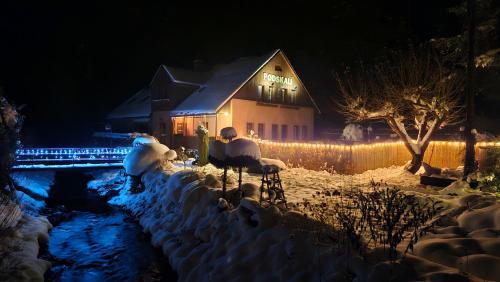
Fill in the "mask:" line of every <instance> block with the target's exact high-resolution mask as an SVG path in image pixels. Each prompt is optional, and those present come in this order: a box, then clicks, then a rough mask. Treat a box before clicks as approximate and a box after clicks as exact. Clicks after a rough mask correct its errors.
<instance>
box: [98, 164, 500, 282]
mask: <svg viewBox="0 0 500 282" xmlns="http://www.w3.org/2000/svg"><path fill="white" fill-rule="evenodd" d="M221 175H222V170H221V169H217V168H216V167H214V166H212V165H206V166H203V167H194V168H192V169H190V170H181V168H180V167H178V166H171V167H170V168H169V170H168V171H164V170H163V169H162V168H161V165H160V164H158V163H157V164H153V165H152V166H150V167H149V168H148V169H147V170H146V171H145V173H144V174H143V175H142V182H143V183H144V186H145V191H144V192H142V193H139V194H132V193H130V192H129V191H128V190H129V189H128V187H127V185H125V186H123V188H122V189H120V193H119V195H118V196H116V197H114V198H112V199H111V200H110V203H111V204H117V205H122V206H123V207H125V208H126V209H129V210H130V211H131V212H132V213H133V214H134V215H135V216H137V217H138V218H139V221H140V224H141V225H142V226H143V228H144V231H146V232H149V233H151V235H152V238H151V241H152V244H153V245H154V246H157V247H159V248H161V249H162V250H163V253H164V254H165V255H166V256H168V257H169V260H170V264H171V266H172V268H173V269H174V270H176V272H177V273H178V275H179V280H180V281H270V280H275V281H345V280H347V281H351V280H355V281H387V280H388V277H389V276H388V275H391V276H392V277H391V279H392V278H394V279H395V280H394V281H415V280H418V281H479V280H480V279H490V280H495V279H492V277H493V278H494V277H495V276H496V275H498V269H500V265H498V257H499V254H500V249H499V247H498V246H500V242H499V241H498V240H499V239H498V238H499V237H498V229H499V227H500V226H499V224H500V212H499V210H500V205H499V204H497V199H496V198H494V197H491V196H488V197H487V196H485V195H475V194H474V195H471V194H468V195H466V196H463V197H462V196H450V195H441V194H439V193H437V192H436V191H431V192H433V193H434V194H433V195H432V196H434V197H438V198H440V199H448V198H449V200H448V201H449V202H450V203H452V204H450V205H449V207H450V208H449V209H448V210H447V215H445V216H444V217H443V219H442V220H440V221H439V224H438V227H437V228H436V230H435V231H434V232H431V233H429V234H428V235H427V236H425V237H424V238H422V239H421V241H419V243H418V244H417V245H416V246H415V250H414V252H413V253H410V254H408V255H407V256H405V257H404V258H403V259H400V260H398V261H396V262H395V263H394V264H393V265H394V267H393V268H392V266H391V265H392V264H391V263H389V262H387V261H381V258H377V259H376V260H375V261H370V260H367V261H364V260H363V259H361V258H360V257H359V256H358V255H356V254H353V253H349V254H345V253H343V252H340V253H339V252H338V251H335V249H334V248H333V247H332V245H333V244H324V243H322V241H321V240H318V236H317V233H314V232H311V228H310V226H315V224H316V225H317V223H314V222H312V221H310V220H308V219H307V218H304V216H303V215H302V214H300V213H297V212H295V211H289V212H282V211H280V210H278V209H277V208H275V207H269V208H264V207H261V206H260V205H259V203H258V197H259V190H258V187H259V185H260V181H261V180H260V175H259V174H251V173H250V174H249V173H243V182H244V183H245V184H243V186H242V189H243V190H245V193H244V195H247V197H245V198H243V199H242V200H241V201H240V203H239V205H238V204H237V203H236V207H234V208H229V205H228V204H227V203H222V202H221V201H220V200H219V197H220V195H221V190H220V188H215V187H219V186H220V185H217V184H216V183H218V182H219V181H217V180H219V179H220V176H221ZM280 175H281V177H282V180H283V183H284V185H285V191H286V192H285V193H286V195H287V199H289V201H290V202H298V201H302V199H303V198H307V199H311V198H312V197H313V195H315V194H316V192H317V191H321V190H322V189H332V188H342V187H343V188H349V187H352V186H358V185H364V186H366V187H368V186H369V185H368V183H369V182H370V180H371V179H374V180H375V181H384V182H387V183H389V184H391V185H397V186H398V187H402V188H403V189H405V190H408V191H409V192H410V193H416V191H418V190H421V191H423V190H425V189H430V188H426V187H423V186H421V185H419V184H418V183H419V179H418V176H414V175H411V174H408V173H406V172H405V171H404V170H403V169H402V167H391V168H384V169H377V170H374V171H367V172H365V173H363V174H359V175H354V176H347V175H340V174H331V173H329V172H326V171H323V172H318V171H310V170H305V169H302V168H291V169H287V170H284V171H282V172H281V173H280ZM117 177H119V176H118V175H117V173H114V174H110V175H109V176H108V177H107V178H108V179H109V180H110V181H114V182H116V181H117V180H116V179H117ZM228 178H229V182H230V183H234V182H235V181H234V180H232V179H233V178H235V175H234V172H233V171H232V170H230V171H229V173H228ZM105 183H106V181H103V182H102V183H100V184H98V183H97V182H96V184H98V185H95V186H102V185H106V184H105ZM364 186H363V187H364ZM230 187H231V186H230ZM96 188H98V187H96ZM231 192H232V191H231V190H230V191H228V193H229V194H231ZM421 193H422V194H425V193H423V192H421ZM463 271H465V272H468V273H469V274H467V275H464V274H463ZM496 277H498V276H496Z"/></svg>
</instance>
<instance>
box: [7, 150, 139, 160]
mask: <svg viewBox="0 0 500 282" xmlns="http://www.w3.org/2000/svg"><path fill="white" fill-rule="evenodd" d="M131 149H132V148H131V147H116V148H24V149H18V150H17V151H16V162H17V163H24V162H47V161H49V162H51V161H68V162H71V161H78V162H81V161H87V160H88V161H92V160H99V161H122V160H123V159H124V158H125V156H126V155H127V154H128V153H129V152H130V150H131Z"/></svg>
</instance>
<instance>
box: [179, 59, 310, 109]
mask: <svg viewBox="0 0 500 282" xmlns="http://www.w3.org/2000/svg"><path fill="white" fill-rule="evenodd" d="M276 65H280V66H281V68H282V71H281V72H283V73H284V74H285V75H287V77H286V78H292V85H295V86H296V89H295V90H299V91H300V92H301V93H303V94H304V96H303V98H301V105H304V106H311V107H313V106H314V107H315V108H316V109H317V107H316V106H315V104H314V101H313V100H312V98H311V96H310V95H309V93H308V92H307V89H306V88H305V86H304V85H303V83H302V81H300V79H299V78H298V76H297V74H296V73H295V71H294V70H293V68H292V67H291V65H290V63H289V61H288V59H287V58H286V56H285V55H284V54H283V52H282V51H280V50H276V51H274V52H272V53H271V54H269V55H266V56H261V57H253V58H241V59H238V60H235V61H233V62H231V63H229V64H227V65H224V66H222V67H220V68H219V69H218V70H216V71H214V73H213V75H212V76H211V78H210V79H209V80H208V81H207V82H206V83H205V84H204V85H202V86H201V87H200V88H199V89H198V90H196V91H195V92H193V94H191V95H190V96H189V97H188V98H186V99H185V100H184V101H183V102H181V103H180V104H179V105H178V106H177V107H175V109H173V110H172V111H171V115H172V116H184V115H210V114H215V113H216V112H217V111H218V110H219V109H221V108H222V107H223V106H224V104H226V103H227V102H228V101H229V100H230V99H231V98H233V96H234V95H235V94H238V98H240V99H254V98H256V97H254V95H253V96H252V94H250V93H257V91H256V83H259V81H261V80H262V79H264V73H267V74H272V75H274V73H276V71H271V69H272V68H274V67H275V66H276ZM266 79H270V80H272V79H276V78H275V77H272V76H270V77H269V78H268V77H266ZM278 80H279V78H278ZM275 83H276V85H278V84H283V83H285V81H276V82H275ZM290 90H292V89H290Z"/></svg>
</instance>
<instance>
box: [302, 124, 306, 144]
mask: <svg viewBox="0 0 500 282" xmlns="http://www.w3.org/2000/svg"><path fill="white" fill-rule="evenodd" d="M302 139H303V140H307V126H305V125H304V126H302Z"/></svg>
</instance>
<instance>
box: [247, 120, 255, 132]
mask: <svg viewBox="0 0 500 282" xmlns="http://www.w3.org/2000/svg"><path fill="white" fill-rule="evenodd" d="M252 134H255V132H253V122H247V135H252Z"/></svg>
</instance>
